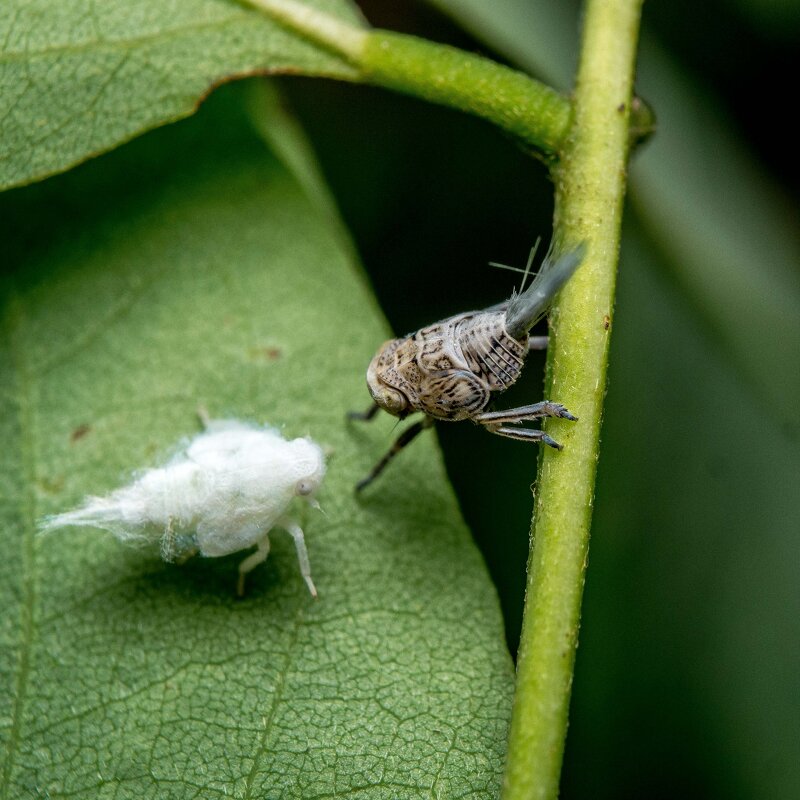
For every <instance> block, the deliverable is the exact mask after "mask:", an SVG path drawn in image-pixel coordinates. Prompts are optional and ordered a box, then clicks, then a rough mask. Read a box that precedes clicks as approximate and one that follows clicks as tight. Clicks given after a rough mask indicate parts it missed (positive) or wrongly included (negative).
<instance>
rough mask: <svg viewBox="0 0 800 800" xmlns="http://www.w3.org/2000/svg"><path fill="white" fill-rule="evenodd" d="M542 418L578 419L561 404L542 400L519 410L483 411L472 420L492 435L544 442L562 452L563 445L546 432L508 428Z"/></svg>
mask: <svg viewBox="0 0 800 800" xmlns="http://www.w3.org/2000/svg"><path fill="white" fill-rule="evenodd" d="M542 417H560V418H561V419H569V420H572V421H573V422H575V421H577V417H576V416H574V415H573V414H571V413H570V412H569V411H568V410H567V409H566V408H564V406H562V405H561V404H560V403H553V402H551V401H550V400H542V402H540V403H532V404H531V405H528V406H520V407H519V408H509V409H507V410H505V411H483V412H481V413H480V414H476V415H475V416H473V417H472V419H473V420H474V421H475V422H477V423H478V424H479V425H483V427H484V428H486V430H487V431H489V432H490V433H496V434H497V435H498V436H506V437H508V438H509V439H519V440H521V441H527V442H544V443H545V444H547V445H550V447H555V448H556V450H560V449H561V445H560V444H559V443H558V442H557V441H556V440H555V439H553V438H552V437H551V436H549V435H548V434H546V433H545V432H544V431H537V430H532V429H530V428H508V427H506V426H507V425H518V424H519V423H521V422H531V421H533V420H537V419H541V418H542Z"/></svg>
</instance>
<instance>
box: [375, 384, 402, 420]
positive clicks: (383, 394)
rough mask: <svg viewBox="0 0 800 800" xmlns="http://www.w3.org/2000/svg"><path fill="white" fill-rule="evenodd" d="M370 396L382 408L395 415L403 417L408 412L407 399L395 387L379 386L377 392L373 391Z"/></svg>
mask: <svg viewBox="0 0 800 800" xmlns="http://www.w3.org/2000/svg"><path fill="white" fill-rule="evenodd" d="M372 396H373V398H374V399H375V402H376V403H377V404H378V405H379V406H380V407H381V408H382V409H384V410H385V411H388V412H389V413H390V414H393V415H394V416H395V417H403V416H405V415H406V414H407V413H408V400H407V399H406V398H405V396H404V395H403V394H401V393H400V392H398V391H396V390H395V389H390V388H389V387H388V386H381V387H380V388H379V389H378V391H377V392H373V395H372Z"/></svg>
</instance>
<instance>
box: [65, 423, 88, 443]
mask: <svg viewBox="0 0 800 800" xmlns="http://www.w3.org/2000/svg"><path fill="white" fill-rule="evenodd" d="M91 430H92V426H91V425H89V423H88V422H84V423H83V424H81V425H78V427H77V428H75V430H74V431H72V433H71V434H70V436H69V440H70V442H72V443H73V444H74V443H75V442H77V441H78V439H83V437H84V436H86V434H87V433H89V431H91Z"/></svg>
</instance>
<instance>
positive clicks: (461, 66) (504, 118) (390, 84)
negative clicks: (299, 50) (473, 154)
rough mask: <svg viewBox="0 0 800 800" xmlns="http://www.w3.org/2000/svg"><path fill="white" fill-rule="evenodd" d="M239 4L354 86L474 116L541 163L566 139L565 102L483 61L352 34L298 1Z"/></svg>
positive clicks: (364, 32) (372, 33)
mask: <svg viewBox="0 0 800 800" xmlns="http://www.w3.org/2000/svg"><path fill="white" fill-rule="evenodd" d="M245 2H246V3H248V4H249V5H251V6H254V7H255V8H258V9H259V10H260V11H262V12H264V13H265V14H267V15H268V16H269V17H271V18H272V19H274V20H276V21H278V22H280V23H281V24H282V25H283V26H284V27H286V28H287V29H289V30H291V31H292V32H294V33H296V34H298V35H301V36H303V37H304V38H306V39H308V40H309V41H311V42H313V43H315V44H316V45H318V46H321V47H324V48H325V49H327V50H329V51H330V52H333V53H335V54H336V55H339V56H342V57H344V58H345V59H347V61H348V62H349V63H350V64H351V65H352V66H354V67H355V68H356V69H357V70H358V75H357V77H356V80H359V81H362V82H364V83H370V84H373V85H376V86H383V87H385V88H388V89H393V90H395V91H398V92H403V93H405V94H410V95H413V96H415V97H422V98H424V99H426V100H431V101H433V102H436V103H440V104H442V105H445V106H449V107H451V108H456V109H458V110H460V111H466V112H468V113H472V114H475V115H476V116H479V117H482V118H484V119H486V120H489V121H490V122H493V123H494V124H495V125H497V126H499V127H500V128H502V129H503V130H505V131H507V132H509V133H510V134H512V135H513V136H514V137H516V138H517V139H518V140H519V141H520V142H522V143H523V144H525V145H527V146H530V147H533V148H535V149H536V150H538V151H540V152H541V153H543V154H544V155H545V156H554V155H555V154H556V153H557V152H558V150H559V148H560V146H561V145H562V143H563V140H564V138H565V136H566V134H567V131H568V129H569V119H570V102H569V100H568V99H567V98H566V97H564V96H563V95H561V94H559V93H558V92H557V91H555V90H554V89H551V88H550V87H549V86H546V85H545V84H543V83H541V82H540V81H536V80H534V79H533V78H530V77H529V76H527V75H525V74H524V73H522V72H518V71H517V70H513V69H509V68H508V67H504V66H501V65H500V64H497V63H495V62H494V61H491V60H490V59H488V58H482V57H480V56H476V55H473V54H471V53H466V52H464V51H463V50H458V49H457V48H454V47H448V46H447V45H441V44H435V43H433V42H428V41H425V40H424V39H419V38H417V37H414V36H407V35H404V34H398V33H391V32H389V31H382V30H373V29H369V28H361V27H357V26H355V25H351V24H349V23H347V22H344V21H342V20H340V19H339V18H337V17H333V16H331V15H329V14H325V13H323V12H321V11H317V10H316V9H313V8H311V7H309V6H308V5H306V4H305V3H303V2H300V1H299V0H245Z"/></svg>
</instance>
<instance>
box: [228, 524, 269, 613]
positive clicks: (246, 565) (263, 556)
mask: <svg viewBox="0 0 800 800" xmlns="http://www.w3.org/2000/svg"><path fill="white" fill-rule="evenodd" d="M268 555H269V534H264V538H263V539H262V540H261V541H260V542H259V543H258V549H257V550H256V551H255V553H251V554H250V555H249V556H247V558H246V559H244V561H242V562H241V564H239V580H238V582H237V583H236V594H237V595H238V596H239V597H243V596H244V576H245V575H247V573H248V572H250V571H251V570H253V569H255V568H256V567H257V566H258V565H259V564H263V563H264V562H265V561H266V560H267V556H268Z"/></svg>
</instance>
